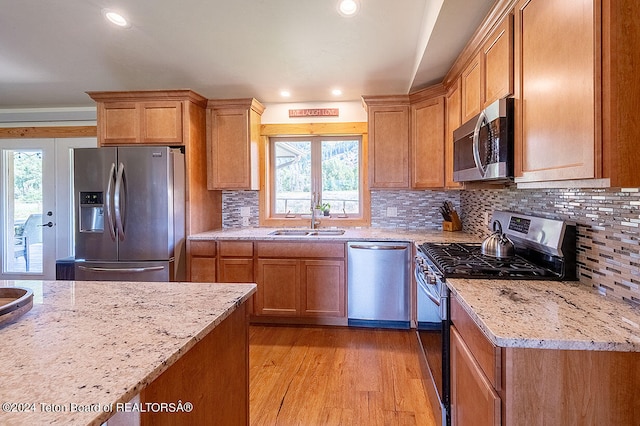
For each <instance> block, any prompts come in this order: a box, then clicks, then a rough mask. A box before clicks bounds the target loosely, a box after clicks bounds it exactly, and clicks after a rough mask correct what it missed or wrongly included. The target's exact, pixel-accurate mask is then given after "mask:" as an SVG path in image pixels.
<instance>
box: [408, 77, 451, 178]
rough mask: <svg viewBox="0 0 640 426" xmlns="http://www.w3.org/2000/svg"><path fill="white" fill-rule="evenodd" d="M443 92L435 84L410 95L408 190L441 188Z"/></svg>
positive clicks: (443, 147)
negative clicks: (409, 185) (409, 183)
mask: <svg viewBox="0 0 640 426" xmlns="http://www.w3.org/2000/svg"><path fill="white" fill-rule="evenodd" d="M444 95H445V91H444V86H442V85H437V86H433V87H430V88H428V89H425V90H421V91H420V92H416V93H413V94H411V96H410V99H411V117H410V119H411V120H410V128H411V160H412V161H411V187H412V188H413V189H428V188H442V187H444V150H445V143H444V141H445V139H444V137H445V119H444V115H445V102H444V99H445V96H444Z"/></svg>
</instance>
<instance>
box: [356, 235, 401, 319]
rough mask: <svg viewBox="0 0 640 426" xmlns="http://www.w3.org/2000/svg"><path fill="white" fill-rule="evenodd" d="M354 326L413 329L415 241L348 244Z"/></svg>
mask: <svg viewBox="0 0 640 426" xmlns="http://www.w3.org/2000/svg"><path fill="white" fill-rule="evenodd" d="M347 247H348V249H347V269H348V274H347V287H348V312H347V313H348V317H349V325H350V326H359V327H384V328H409V327H410V323H409V319H410V318H409V316H410V312H411V309H410V306H411V305H410V300H411V297H410V296H411V291H410V288H411V287H410V284H411V265H412V263H411V244H410V243H406V242H389V241H385V242H368V241H367V242H360V241H358V242H349V243H347Z"/></svg>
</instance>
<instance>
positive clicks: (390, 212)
mask: <svg viewBox="0 0 640 426" xmlns="http://www.w3.org/2000/svg"><path fill="white" fill-rule="evenodd" d="M397 216H398V208H397V207H387V217H397Z"/></svg>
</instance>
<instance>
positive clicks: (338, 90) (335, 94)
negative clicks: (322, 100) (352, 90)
mask: <svg viewBox="0 0 640 426" xmlns="http://www.w3.org/2000/svg"><path fill="white" fill-rule="evenodd" d="M331 93H332V94H333V96H340V95H342V90H340V89H333V90H332V91H331Z"/></svg>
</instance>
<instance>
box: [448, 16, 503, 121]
mask: <svg viewBox="0 0 640 426" xmlns="http://www.w3.org/2000/svg"><path fill="white" fill-rule="evenodd" d="M460 81H461V96H462V123H464V122H466V121H467V120H469V119H471V118H472V117H473V116H475V115H476V114H478V113H480V111H481V110H482V109H483V108H484V107H486V106H487V105H489V104H491V103H492V102H494V101H496V100H498V99H501V98H504V97H505V96H509V95H511V94H513V16H512V15H511V14H508V15H506V16H505V17H504V18H503V19H502V21H501V22H499V23H498V25H497V26H496V28H495V29H494V30H493V31H491V33H490V34H489V35H488V36H487V37H486V39H485V41H484V43H483V44H482V45H481V46H480V51H479V52H478V53H477V54H475V55H474V56H473V57H472V59H471V60H470V62H469V64H468V65H467V66H466V67H465V68H464V69H463V70H462V73H461V77H460Z"/></svg>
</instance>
